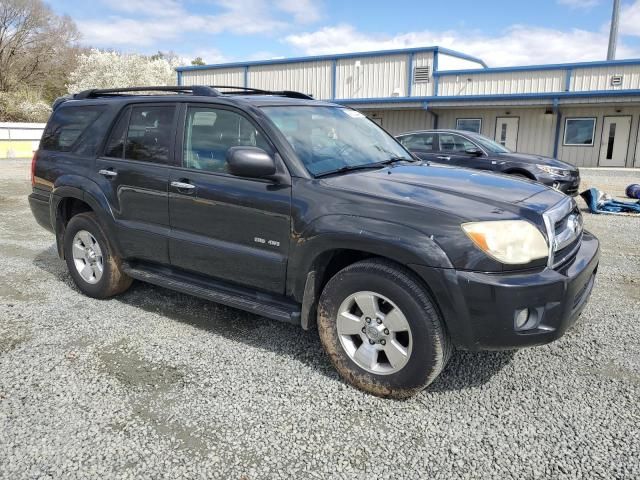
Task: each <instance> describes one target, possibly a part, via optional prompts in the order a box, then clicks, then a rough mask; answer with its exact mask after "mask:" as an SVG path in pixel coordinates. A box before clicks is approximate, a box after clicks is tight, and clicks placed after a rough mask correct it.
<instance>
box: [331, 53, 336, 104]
mask: <svg viewBox="0 0 640 480" xmlns="http://www.w3.org/2000/svg"><path fill="white" fill-rule="evenodd" d="M337 88H338V62H337V61H336V60H335V59H333V60H332V61H331V99H332V100H335V98H336V89H337Z"/></svg>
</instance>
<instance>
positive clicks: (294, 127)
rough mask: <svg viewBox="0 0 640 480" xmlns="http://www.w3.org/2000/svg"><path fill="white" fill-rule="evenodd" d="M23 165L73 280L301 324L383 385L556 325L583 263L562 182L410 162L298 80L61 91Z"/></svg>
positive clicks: (576, 301) (112, 291)
mask: <svg viewBox="0 0 640 480" xmlns="http://www.w3.org/2000/svg"><path fill="white" fill-rule="evenodd" d="M32 181H33V193H32V194H31V195H30V196H29V202H30V205H31V209H32V211H33V214H34V215H35V218H36V219H37V221H38V222H39V223H40V224H41V225H42V226H44V227H45V228H47V229H49V230H51V231H53V232H54V233H55V235H56V240H57V246H58V253H59V255H60V257H62V258H64V259H65V260H66V262H67V265H68V268H69V271H70V273H71V276H72V277H73V280H74V281H75V283H76V285H77V286H78V288H79V289H80V290H81V291H82V292H83V293H85V294H87V295H89V296H92V297H95V298H107V297H110V296H112V295H116V294H118V293H121V292H123V291H124V290H126V289H127V288H128V287H129V286H130V285H131V282H132V280H133V279H138V280H143V281H146V282H150V283H153V284H156V285H160V286H162V287H167V288H170V289H174V290H178V291H180V292H186V293H189V294H193V295H196V296H199V297H203V298H206V299H210V300H212V301H215V302H219V303H222V304H225V305H229V306H233V307H237V308H240V309H244V310H247V311H250V312H254V313H256V314H258V315H261V316H264V317H269V318H272V319H277V320H283V321H286V322H291V323H294V324H297V325H301V326H302V328H304V329H312V328H318V331H319V334H320V339H321V342H322V344H323V346H324V348H325V349H326V351H327V353H328V355H329V356H330V358H331V361H332V362H333V364H334V365H335V367H336V368H337V370H338V371H339V372H340V374H341V375H342V376H343V377H344V378H345V379H346V380H347V381H348V382H350V383H351V384H353V385H355V386H357V387H359V388H361V389H363V390H366V391H368V392H371V393H374V394H377V395H381V396H389V397H406V396H408V395H411V394H413V393H415V392H417V391H419V390H421V389H422V388H424V387H425V386H426V385H428V384H429V383H430V382H432V381H433V380H434V379H435V378H436V377H437V376H438V374H439V373H440V372H441V371H442V369H443V367H444V366H445V364H446V362H447V360H448V358H449V356H450V354H451V352H452V350H453V348H454V347H455V348H460V349H466V350H492V349H512V348H519V347H525V346H531V345H538V344H543V343H547V342H550V341H552V340H555V339H557V338H559V337H560V336H561V335H563V333H564V332H565V331H566V330H567V329H568V328H569V327H570V326H571V324H572V323H573V322H574V321H575V320H576V318H577V317H578V316H579V315H580V313H581V311H582V309H583V308H584V306H585V304H586V302H587V299H588V297H589V294H590V292H591V289H592V287H593V283H594V278H595V272H596V270H597V267H598V257H599V246H598V240H597V239H596V238H595V237H594V236H593V235H591V234H590V233H588V232H587V231H584V230H583V228H582V218H581V215H580V211H579V210H578V209H577V208H576V204H575V202H574V200H573V199H572V198H570V197H567V196H565V195H563V194H562V193H559V192H556V191H554V190H552V189H550V188H547V187H545V186H544V185H540V184H537V183H533V182H529V181H520V180H517V179H513V178H509V177H506V176H501V175H492V174H485V173H481V172H476V171H473V170H468V169H452V168H446V167H442V166H437V165H428V164H426V163H424V162H421V161H418V160H416V159H415V158H414V157H412V156H411V155H410V153H409V152H408V151H407V150H405V149H404V148H403V147H402V145H400V143H398V142H397V141H396V140H395V139H394V138H393V137H391V136H390V135H388V134H387V133H386V132H385V131H384V130H382V129H381V128H379V127H378V126H377V125H376V124H375V123H373V122H372V121H370V120H368V119H367V118H366V117H365V116H364V115H362V114H361V113H359V112H358V111H355V110H352V109H349V108H344V107H342V106H339V105H334V104H330V103H325V102H320V101H315V100H313V99H311V98H309V97H307V96H305V95H303V94H300V93H296V92H288V91H285V92H265V91H259V90H251V89H241V88H231V87H215V88H214V87H205V86H193V87H141V88H134V89H127V90H124V89H122V90H91V91H86V92H82V93H80V94H76V95H75V96H73V97H72V98H66V99H61V100H60V101H57V102H56V103H55V104H54V111H53V114H52V116H51V118H50V120H49V122H48V124H47V127H46V129H45V132H44V135H43V138H42V142H41V145H40V150H39V151H38V152H37V154H36V155H35V157H34V160H33V167H32Z"/></svg>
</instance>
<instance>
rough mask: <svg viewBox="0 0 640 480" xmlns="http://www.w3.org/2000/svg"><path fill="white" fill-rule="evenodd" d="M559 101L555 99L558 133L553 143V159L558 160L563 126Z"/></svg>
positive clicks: (554, 107) (554, 109) (554, 106)
mask: <svg viewBox="0 0 640 480" xmlns="http://www.w3.org/2000/svg"><path fill="white" fill-rule="evenodd" d="M558 103H559V102H558V99H557V98H554V99H553V111H554V112H555V114H556V132H555V140H554V142H553V158H558V148H559V145H560V128H561V126H562V112H560V108H559V105H558Z"/></svg>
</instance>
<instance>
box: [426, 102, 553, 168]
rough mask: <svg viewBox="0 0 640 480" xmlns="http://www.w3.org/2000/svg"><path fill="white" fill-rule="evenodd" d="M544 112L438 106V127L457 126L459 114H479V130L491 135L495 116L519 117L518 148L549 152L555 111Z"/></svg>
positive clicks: (540, 152)
mask: <svg viewBox="0 0 640 480" xmlns="http://www.w3.org/2000/svg"><path fill="white" fill-rule="evenodd" d="M507 112H508V113H507ZM545 112H546V109H544V108H517V109H509V110H506V109H468V110H467V109H465V110H462V109H461V110H457V109H456V110H440V111H438V115H439V120H438V128H456V120H457V119H458V118H481V119H482V132H481V133H482V134H483V135H485V136H487V137H489V138H491V139H493V138H495V131H496V118H497V117H518V118H519V119H520V121H519V125H518V140H517V145H518V146H517V150H518V152H521V153H532V154H536V155H545V156H551V155H552V154H553V141H554V136H555V121H556V115H553V114H547V113H545Z"/></svg>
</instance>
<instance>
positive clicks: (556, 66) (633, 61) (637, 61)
mask: <svg viewBox="0 0 640 480" xmlns="http://www.w3.org/2000/svg"><path fill="white" fill-rule="evenodd" d="M623 65H640V58H630V59H626V60H602V61H597V62H578V63H552V64H549V65H525V66H521V67H494V68H484V69H480V68H478V69H473V68H471V69H465V70H444V71H441V72H438V75H439V76H445V75H472V74H476V73H481V74H485V73H508V72H532V71H539V70H567V69H575V68H593V67H615V66H623Z"/></svg>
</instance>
